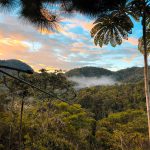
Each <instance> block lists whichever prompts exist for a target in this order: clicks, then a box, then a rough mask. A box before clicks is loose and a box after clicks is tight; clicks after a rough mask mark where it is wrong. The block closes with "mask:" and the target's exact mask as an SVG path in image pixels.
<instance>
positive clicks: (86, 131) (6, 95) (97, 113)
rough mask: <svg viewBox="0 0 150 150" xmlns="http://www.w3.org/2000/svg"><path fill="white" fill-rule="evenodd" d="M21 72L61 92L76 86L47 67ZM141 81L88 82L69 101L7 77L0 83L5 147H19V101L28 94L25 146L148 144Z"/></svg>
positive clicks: (105, 148) (139, 147)
mask: <svg viewBox="0 0 150 150" xmlns="http://www.w3.org/2000/svg"><path fill="white" fill-rule="evenodd" d="M20 77H21V78H23V79H25V80H27V81H28V82H30V83H33V84H34V85H36V86H38V87H40V88H43V89H44V88H45V90H47V91H50V92H55V93H57V94H62V93H68V92H67V91H70V89H69V88H71V90H72V84H71V83H70V82H69V81H68V80H67V78H66V77H65V76H64V75H63V74H61V73H50V74H49V73H47V72H46V71H43V72H42V73H40V74H38V73H36V74H34V75H32V76H31V75H27V76H26V75H24V74H22V75H21V76H20ZM2 79H3V78H2ZM5 81H7V84H6V83H5ZM45 82H46V83H45ZM5 86H6V87H5ZM142 87H143V83H142V82H139V83H136V84H131V83H130V84H118V85H114V86H99V87H98V86H97V87H92V88H86V89H82V90H80V91H78V93H77V97H76V99H74V101H75V102H76V104H73V102H72V101H71V100H69V101H70V102H72V105H69V104H67V103H65V102H60V101H58V100H56V99H54V98H49V97H46V96H44V95H41V93H39V92H38V91H36V90H34V89H32V88H30V87H28V86H26V85H24V84H22V83H20V82H18V81H14V80H12V79H10V78H5V80H4V81H3V80H2V81H1V84H0V88H1V91H0V143H1V145H0V149H2V150H5V149H12V150H16V149H18V148H19V134H20V131H19V128H20V108H21V105H20V102H21V100H22V99H24V111H23V120H22V134H21V137H22V145H21V147H22V149H25V150H32V149H34V150H38V149H40V150H47V149H50V150H67V149H68V150H76V149H78V150H83V149H85V150H92V149H95V150H99V149H102V150H114V149H116V150H122V149H125V150H127V149H128V148H129V149H135V150H147V149H146V148H147V120H146V113H145V110H146V108H145V96H144V89H143V88H142ZM65 89H67V90H65ZM68 94H69V93H68ZM64 97H67V94H66V96H65V94H64ZM67 98H68V97H67ZM129 109H130V110H129Z"/></svg>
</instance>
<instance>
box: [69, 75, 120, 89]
mask: <svg viewBox="0 0 150 150" xmlns="http://www.w3.org/2000/svg"><path fill="white" fill-rule="evenodd" d="M69 80H70V81H73V82H75V83H77V85H75V88H76V89H81V88H86V87H92V86H98V85H114V84H116V83H118V82H117V81H116V80H115V79H114V78H113V77H110V76H102V77H77V76H73V77H69Z"/></svg>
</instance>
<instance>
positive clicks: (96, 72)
mask: <svg viewBox="0 0 150 150" xmlns="http://www.w3.org/2000/svg"><path fill="white" fill-rule="evenodd" d="M66 75H67V76H68V77H72V76H77V77H80V76H83V77H101V76H111V75H113V72H112V71H110V70H107V69H104V68H98V67H82V68H75V69H72V70H70V71H68V72H66Z"/></svg>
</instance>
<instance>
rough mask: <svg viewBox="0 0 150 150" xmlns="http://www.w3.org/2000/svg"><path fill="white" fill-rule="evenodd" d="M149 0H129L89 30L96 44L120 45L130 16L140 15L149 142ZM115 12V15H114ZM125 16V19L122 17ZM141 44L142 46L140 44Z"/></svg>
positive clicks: (126, 35)
mask: <svg viewBox="0 0 150 150" xmlns="http://www.w3.org/2000/svg"><path fill="white" fill-rule="evenodd" d="M149 4H150V1H149V0H131V1H129V3H127V5H126V6H125V7H122V6H123V5H122V6H121V7H120V6H118V7H120V10H118V11H115V13H116V14H115V13H114V12H110V15H107V14H106V15H104V16H103V17H100V18H99V19H97V21H96V22H95V23H94V25H95V26H94V27H93V29H92V30H91V36H92V37H94V42H95V44H96V45H98V44H99V45H100V47H102V46H103V44H105V45H107V44H108V43H109V42H110V44H111V45H112V46H116V45H120V44H121V43H122V38H123V39H127V37H128V34H130V33H131V28H132V27H133V23H132V21H131V20H130V17H131V16H132V17H133V18H134V19H136V20H139V19H138V18H139V17H142V27H143V37H142V38H141V39H140V40H139V41H140V43H141V44H140V45H139V47H140V50H141V51H142V52H143V54H144V82H145V96H146V106H147V116H148V128H149V143H150V93H149V79H148V61H147V56H148V46H149V32H147V31H149V30H147V28H148V27H149V26H150V22H149V21H150V15H149V14H150V5H149ZM114 14H115V15H114ZM124 18H126V19H124ZM141 45H142V46H141Z"/></svg>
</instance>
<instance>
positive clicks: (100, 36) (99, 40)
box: [91, 12, 133, 47]
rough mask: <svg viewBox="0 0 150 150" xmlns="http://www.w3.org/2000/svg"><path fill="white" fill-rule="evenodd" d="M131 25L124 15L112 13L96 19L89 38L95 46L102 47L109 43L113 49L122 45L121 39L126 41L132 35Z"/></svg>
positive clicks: (127, 17) (128, 18)
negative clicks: (91, 38)
mask: <svg viewBox="0 0 150 150" xmlns="http://www.w3.org/2000/svg"><path fill="white" fill-rule="evenodd" d="M132 28H133V23H132V21H131V19H130V17H129V16H127V15H126V14H125V13H122V14H120V13H118V12H113V13H110V14H108V15H104V16H103V17H100V18H98V19H97V20H96V21H95V22H94V27H93V28H92V30H91V36H92V37H93V38H94V43H95V45H99V46H100V47H103V45H108V44H109V43H110V44H111V45H112V46H113V47H115V46H116V45H120V44H121V43H122V39H128V34H131V33H132Z"/></svg>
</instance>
